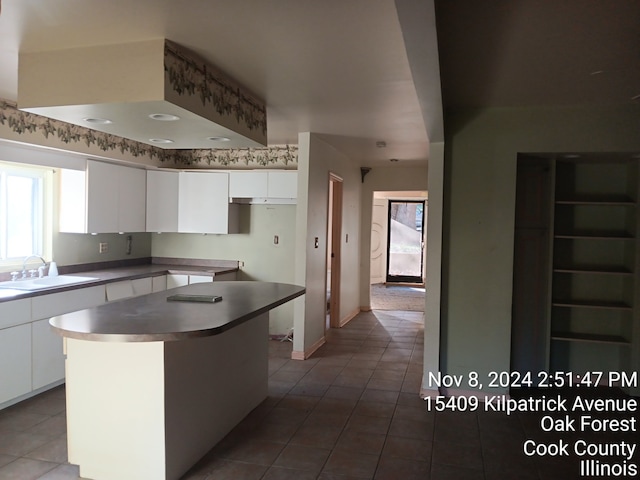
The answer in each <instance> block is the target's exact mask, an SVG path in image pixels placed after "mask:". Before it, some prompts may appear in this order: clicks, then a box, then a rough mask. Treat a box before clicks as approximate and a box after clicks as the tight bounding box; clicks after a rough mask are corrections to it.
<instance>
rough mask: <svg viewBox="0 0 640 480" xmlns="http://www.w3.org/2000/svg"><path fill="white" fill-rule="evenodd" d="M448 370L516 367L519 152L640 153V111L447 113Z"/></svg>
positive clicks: (444, 354)
mask: <svg viewBox="0 0 640 480" xmlns="http://www.w3.org/2000/svg"><path fill="white" fill-rule="evenodd" d="M445 126H446V141H445V146H446V150H445V208H444V221H443V231H444V240H443V292H442V325H441V327H442V329H441V350H440V368H441V370H442V372H443V373H449V374H466V373H468V372H469V371H477V372H479V373H480V374H481V375H486V374H487V372H489V371H498V372H499V371H508V370H509V367H510V365H509V363H510V342H511V295H512V273H513V233H514V207H515V178H516V159H517V155H518V153H520V152H527V153H533V152H640V108H638V107H629V108H622V109H621V108H610V107H601V108H598V109H593V108H592V109H588V110H587V109H581V108H573V107H566V108H536V109H507V108H504V109H487V110H473V111H455V112H447V115H446V122H445Z"/></svg>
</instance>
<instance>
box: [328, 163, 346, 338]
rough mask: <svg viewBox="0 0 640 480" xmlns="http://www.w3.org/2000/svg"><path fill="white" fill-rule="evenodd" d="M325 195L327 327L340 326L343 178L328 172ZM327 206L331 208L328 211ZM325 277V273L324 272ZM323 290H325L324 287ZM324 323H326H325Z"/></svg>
mask: <svg viewBox="0 0 640 480" xmlns="http://www.w3.org/2000/svg"><path fill="white" fill-rule="evenodd" d="M328 186H329V190H328V191H329V192H331V194H330V196H329V195H327V201H328V205H327V211H328V212H329V213H330V215H328V217H327V256H326V259H327V264H329V263H330V265H331V269H330V270H331V276H330V278H329V280H328V282H329V292H330V297H329V327H330V328H340V266H341V264H342V261H341V258H342V194H343V179H342V178H341V177H339V176H338V175H336V174H335V173H333V172H329V185H328ZM329 208H330V209H331V210H330V211H329ZM325 278H327V275H326V274H325ZM325 290H327V289H326V288H325ZM325 325H326V323H325Z"/></svg>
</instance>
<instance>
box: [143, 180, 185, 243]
mask: <svg viewBox="0 0 640 480" xmlns="http://www.w3.org/2000/svg"><path fill="white" fill-rule="evenodd" d="M146 230H147V232H177V231H178V172H163V171H159V172H156V171H148V172H147V226H146Z"/></svg>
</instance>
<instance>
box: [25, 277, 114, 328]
mask: <svg viewBox="0 0 640 480" xmlns="http://www.w3.org/2000/svg"><path fill="white" fill-rule="evenodd" d="M104 298H105V295H104V285H96V286H95V287H87V288H79V289H77V290H69V291H67V292H60V293H52V294H49V295H41V296H38V297H33V298H32V299H31V302H32V303H31V309H32V319H33V320H42V319H45V318H47V319H48V318H50V317H54V316H56V315H62V314H63V313H69V312H75V311H77V310H84V309H85V308H91V307H95V306H97V305H101V304H103V303H104Z"/></svg>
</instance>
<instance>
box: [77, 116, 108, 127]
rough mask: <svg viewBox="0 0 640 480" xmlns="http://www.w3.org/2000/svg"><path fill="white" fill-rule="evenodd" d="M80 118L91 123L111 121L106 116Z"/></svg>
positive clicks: (97, 123)
mask: <svg viewBox="0 0 640 480" xmlns="http://www.w3.org/2000/svg"><path fill="white" fill-rule="evenodd" d="M82 120H84V121H85V122H87V123H93V124H94V125H108V124H110V123H113V122H112V121H111V120H109V119H108V118H98V117H87V118H83V119H82Z"/></svg>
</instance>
